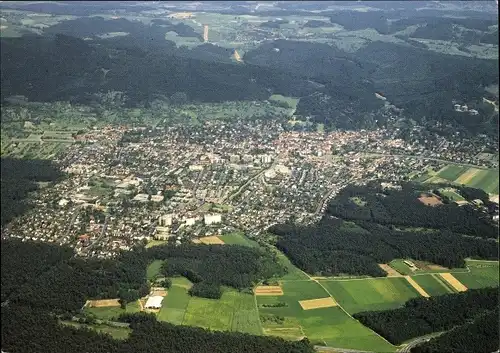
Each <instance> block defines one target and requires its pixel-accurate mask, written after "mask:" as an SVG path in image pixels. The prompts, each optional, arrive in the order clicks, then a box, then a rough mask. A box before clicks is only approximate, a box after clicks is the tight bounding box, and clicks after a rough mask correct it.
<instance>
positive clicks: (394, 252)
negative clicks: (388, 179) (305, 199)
mask: <svg viewBox="0 0 500 353" xmlns="http://www.w3.org/2000/svg"><path fill="white" fill-rule="evenodd" d="M423 188H424V189H422V186H417V185H413V184H405V185H404V186H403V189H402V190H388V189H384V188H381V187H380V184H377V183H372V184H370V185H368V186H354V185H351V186H347V187H346V188H344V189H343V190H342V191H340V193H339V194H338V195H337V196H336V197H335V198H334V199H333V200H332V201H331V202H330V204H329V205H328V208H327V211H326V214H325V216H324V217H323V218H322V219H321V221H319V222H318V223H316V224H314V225H308V226H300V225H295V224H292V223H286V224H278V225H275V226H272V227H271V228H269V231H270V232H271V233H273V234H276V235H277V240H276V246H277V247H278V248H279V249H280V250H281V251H283V253H285V254H286V255H287V256H288V257H289V258H290V260H291V261H292V262H293V263H294V264H295V265H296V266H297V267H299V268H300V269H302V270H304V271H306V272H308V273H310V274H318V275H326V276H331V275H341V274H351V275H370V276H376V277H380V276H386V273H385V272H384V271H383V270H382V269H380V267H379V266H378V265H377V264H379V263H388V262H390V261H391V260H393V259H396V258H413V259H416V260H422V261H429V262H432V263H436V264H439V265H442V266H445V267H449V268H454V267H464V266H465V262H464V259H465V258H467V257H473V258H475V257H477V258H483V259H492V260H494V259H497V256H498V245H497V243H496V242H495V241H493V240H491V239H481V237H482V238H495V237H497V229H496V228H495V226H494V225H493V224H491V223H490V221H488V220H487V219H486V218H482V217H483V216H481V215H482V213H480V212H478V211H477V210H475V209H473V208H472V207H470V208H468V207H459V206H457V205H451V204H448V205H440V206H436V207H430V206H427V205H424V204H423V203H421V202H420V201H419V200H418V199H417V198H418V197H419V195H420V193H421V192H423V191H427V192H428V191H429V190H428V189H425V187H423ZM469 194H470V195H474V196H477V195H478V193H469ZM360 203H363V205H362V206H361V205H360ZM332 216H334V217H332ZM336 217H338V218H336ZM339 218H342V219H339ZM346 220H350V221H346ZM464 234H466V235H472V236H474V237H470V236H464Z"/></svg>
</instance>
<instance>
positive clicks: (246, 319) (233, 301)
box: [158, 278, 262, 335]
mask: <svg viewBox="0 0 500 353" xmlns="http://www.w3.org/2000/svg"><path fill="white" fill-rule="evenodd" d="M190 286H191V283H190V282H189V281H188V280H186V279H185V278H174V279H173V280H172V287H171V288H170V289H169V291H168V295H167V296H166V297H165V299H164V300H163V303H162V304H163V305H162V308H161V309H160V312H159V313H158V319H159V320H162V321H168V322H171V323H173V324H177V325H181V324H182V325H191V326H200V327H205V328H210V329H212V330H222V331H241V332H247V333H251V334H256V335H259V334H262V331H261V328H260V322H259V314H258V311H257V308H256V306H255V299H254V297H253V295H251V294H247V293H241V292H238V291H236V290H233V289H228V288H226V289H225V290H224V293H223V295H222V298H221V299H218V300H214V299H205V298H197V297H191V296H190V295H189V294H188V289H189V287H190Z"/></svg>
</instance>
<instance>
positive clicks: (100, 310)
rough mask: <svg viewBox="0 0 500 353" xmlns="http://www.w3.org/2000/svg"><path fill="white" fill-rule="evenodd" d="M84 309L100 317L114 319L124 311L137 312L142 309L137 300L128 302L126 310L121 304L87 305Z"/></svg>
mask: <svg viewBox="0 0 500 353" xmlns="http://www.w3.org/2000/svg"><path fill="white" fill-rule="evenodd" d="M84 311H85V312H86V313H89V314H93V315H95V316H96V317H97V318H99V319H103V320H113V319H116V318H118V316H120V315H121V314H123V313H137V312H139V311H140V306H139V302H138V301H135V302H132V303H128V304H127V306H126V307H125V310H123V309H122V308H120V307H119V306H107V307H106V306H104V307H95V308H91V307H85V309H84Z"/></svg>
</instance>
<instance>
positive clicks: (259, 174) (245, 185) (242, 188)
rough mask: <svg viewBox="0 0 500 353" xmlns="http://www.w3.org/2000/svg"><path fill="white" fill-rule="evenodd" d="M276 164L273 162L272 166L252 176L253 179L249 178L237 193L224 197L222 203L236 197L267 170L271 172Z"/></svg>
mask: <svg viewBox="0 0 500 353" xmlns="http://www.w3.org/2000/svg"><path fill="white" fill-rule="evenodd" d="M276 164H277V162H276V160H274V162H273V164H271V166H270V167H269V168H266V169H263V170H261V171H260V172H259V173H257V174H256V175H254V176H253V177H251V178H250V179H248V181H247V182H246V183H245V184H243V185H242V186H241V187H240V188H239V189H238V191H236V192H235V193H234V194H232V195H229V196H228V197H226V198H225V199H224V201H223V203H224V202H225V201H226V200H227V199H229V200H232V199H233V198H234V197H235V196H236V195H238V194H239V193H240V192H242V191H243V190H244V189H245V188H246V187H247V186H248V184H250V183H251V182H252V181H254V180H255V179H257V178H258V177H260V176H261V175H263V174H264V173H265V172H267V171H268V170H271V169H272V168H274V166H275V165H276Z"/></svg>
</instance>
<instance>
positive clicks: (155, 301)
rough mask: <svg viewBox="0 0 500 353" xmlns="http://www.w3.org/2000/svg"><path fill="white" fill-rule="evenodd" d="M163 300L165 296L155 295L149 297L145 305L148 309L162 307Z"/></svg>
mask: <svg viewBox="0 0 500 353" xmlns="http://www.w3.org/2000/svg"><path fill="white" fill-rule="evenodd" d="M162 301H163V297H162V296H159V295H155V296H152V297H149V298H148V301H147V302H146V305H145V306H144V307H145V308H146V309H160V308H161V302H162Z"/></svg>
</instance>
